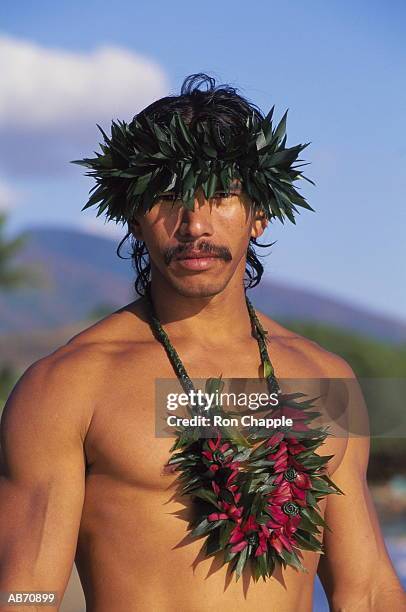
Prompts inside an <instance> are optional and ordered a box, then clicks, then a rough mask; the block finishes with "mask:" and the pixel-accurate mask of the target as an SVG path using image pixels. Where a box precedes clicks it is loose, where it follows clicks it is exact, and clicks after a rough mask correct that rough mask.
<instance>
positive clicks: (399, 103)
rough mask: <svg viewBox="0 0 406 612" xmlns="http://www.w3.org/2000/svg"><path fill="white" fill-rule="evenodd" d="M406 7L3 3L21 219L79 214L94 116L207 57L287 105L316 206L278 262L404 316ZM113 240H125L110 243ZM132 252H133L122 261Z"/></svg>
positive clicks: (286, 241) (1, 198) (132, 103)
mask: <svg viewBox="0 0 406 612" xmlns="http://www.w3.org/2000/svg"><path fill="white" fill-rule="evenodd" d="M405 17H406V9H405V6H404V3H402V2H401V1H400V0H399V1H397V0H392V1H389V2H387V3H383V2H380V1H379V2H378V1H377V0H370V1H368V2H367V1H365V0H364V1H363V0H361V1H359V2H357V3H353V2H348V1H341V2H338V1H330V2H325V1H324V2H322V1H310V2H307V3H304V2H298V1H291V2H289V3H280V2H278V3H276V2H256V3H248V2H240V1H233V2H231V1H230V0H223V1H222V2H218V1H217V2H214V1H213V0H206V1H205V2H204V3H191V2H184V1H178V2H172V3H163V2H161V3H144V5H143V6H142V5H141V6H140V3H134V2H129V1H120V0H118V1H116V2H114V3H107V2H106V3H103V2H100V1H99V2H95V1H93V0H88V1H87V2H86V3H83V2H77V1H72V0H71V1H70V2H69V3H68V2H64V3H55V2H48V1H47V0H45V1H42V2H39V3H33V2H29V1H20V2H18V3H12V2H10V1H7V0H3V2H2V3H1V5H0V71H1V73H2V88H1V90H0V132H1V134H0V207H2V208H5V209H7V210H8V211H9V231H10V233H14V232H18V231H20V230H22V229H24V228H26V227H28V226H32V225H44V224H47V225H63V226H75V227H79V228H82V229H84V230H86V231H91V232H97V233H100V234H106V235H110V236H117V237H118V236H119V235H120V234H121V233H122V229H121V227H120V226H119V227H116V226H114V224H113V225H112V226H110V227H109V226H107V225H105V224H104V223H103V220H101V219H98V220H95V218H94V217H95V215H94V212H92V211H86V212H80V209H81V208H82V206H83V205H84V203H85V202H86V200H87V193H88V190H89V189H90V187H91V186H92V182H91V181H90V179H88V178H86V177H83V176H82V174H81V173H82V170H83V169H81V168H80V167H78V166H73V165H70V164H69V163H68V162H69V160H71V159H77V158H79V157H84V156H86V155H90V154H92V152H93V151H94V150H95V149H96V148H97V144H98V142H99V140H100V139H99V133H98V130H97V128H96V123H100V124H101V125H102V126H103V127H105V128H106V129H108V128H109V125H110V120H111V118H117V117H119V118H122V119H126V120H128V119H130V118H131V117H132V116H133V115H134V114H135V113H136V112H138V111H139V110H141V108H142V107H144V106H146V105H147V104H148V103H149V102H151V101H152V100H154V99H156V98H157V97H161V96H163V95H167V94H170V93H177V92H178V90H179V88H180V85H181V83H182V81H183V79H184V78H185V77H186V76H187V75H188V74H191V73H193V72H199V71H204V72H208V73H209V74H211V75H212V76H214V77H216V79H218V80H219V81H220V82H226V83H230V84H232V85H234V86H237V87H238V88H239V89H240V91H241V93H242V94H243V95H244V96H246V97H248V98H249V99H250V100H251V101H252V102H254V103H255V104H257V105H258V106H260V107H261V109H262V110H263V111H264V112H267V111H268V110H269V109H270V108H271V106H272V105H273V104H275V114H276V118H277V119H278V118H280V117H281V116H282V114H283V113H284V111H285V110H286V109H287V108H288V109H289V113H288V124H287V133H288V141H287V144H288V146H289V145H290V146H292V145H294V144H297V143H299V142H309V141H310V142H311V145H310V146H309V147H308V148H307V149H305V151H304V152H303V154H302V158H303V159H305V160H306V161H310V162H311V165H309V166H307V167H306V168H305V171H306V172H305V173H306V175H307V176H309V177H310V178H312V179H313V180H314V181H315V182H316V187H313V186H312V185H309V184H307V183H305V182H303V185H302V184H301V190H302V193H303V194H304V195H306V197H307V199H308V200H309V202H310V203H311V205H312V206H313V208H315V209H316V211H317V212H316V213H311V212H307V211H304V212H303V213H302V214H301V216H300V217H298V219H297V225H296V226H294V225H292V224H290V223H289V222H287V223H286V224H285V225H284V226H281V225H280V224H279V223H278V222H276V223H274V224H273V225H272V226H271V227H270V229H269V230H268V231H267V234H266V236H265V240H266V241H270V240H277V244H276V245H275V246H274V247H273V248H272V253H271V255H270V256H269V257H268V258H267V259H266V266H267V275H269V276H270V277H273V278H275V279H278V280H284V281H286V282H289V283H294V284H295V285H299V286H302V287H308V288H314V289H317V290H321V291H322V292H323V293H329V294H332V295H334V296H336V297H339V298H341V299H343V300H346V301H349V302H352V303H356V304H360V305H363V306H366V307H368V308H369V309H371V310H375V311H378V312H383V313H387V314H392V315H395V316H399V317H402V318H406V283H405V272H404V270H405V264H404V261H405V260H406V257H405V256H406V241H405V239H404V235H405V231H406V206H405V191H406V172H405V166H406V143H405V135H406V130H405V127H406V125H405V124H406V112H405V111H406V85H405V68H406V43H405V42H404V26H405V21H406V20H405ZM112 256H115V255H114V250H113V251H112ZM123 265H125V263H123Z"/></svg>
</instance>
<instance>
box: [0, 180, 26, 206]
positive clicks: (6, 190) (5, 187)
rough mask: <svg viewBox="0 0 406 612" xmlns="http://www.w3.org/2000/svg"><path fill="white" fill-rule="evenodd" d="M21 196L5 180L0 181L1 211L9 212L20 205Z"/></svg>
mask: <svg viewBox="0 0 406 612" xmlns="http://www.w3.org/2000/svg"><path fill="white" fill-rule="evenodd" d="M20 197H21V194H20V193H19V192H18V191H17V190H16V189H14V188H13V187H11V185H9V184H8V183H6V182H5V181H4V180H2V179H0V211H9V210H11V209H13V208H14V207H15V205H16V204H17V203H18V201H19V199H20Z"/></svg>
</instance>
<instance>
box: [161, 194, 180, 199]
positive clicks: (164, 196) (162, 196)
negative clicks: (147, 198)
mask: <svg viewBox="0 0 406 612" xmlns="http://www.w3.org/2000/svg"><path fill="white" fill-rule="evenodd" d="M158 197H159V199H160V200H175V199H176V198H175V194H174V193H162V194H161V195H160V196H158Z"/></svg>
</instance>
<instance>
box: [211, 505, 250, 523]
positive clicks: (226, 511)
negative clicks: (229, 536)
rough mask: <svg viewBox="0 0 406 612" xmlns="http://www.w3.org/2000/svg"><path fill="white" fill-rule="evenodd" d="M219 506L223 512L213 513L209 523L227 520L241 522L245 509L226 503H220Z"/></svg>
mask: <svg viewBox="0 0 406 612" xmlns="http://www.w3.org/2000/svg"><path fill="white" fill-rule="evenodd" d="M219 506H220V509H221V510H222V512H212V513H211V514H209V516H208V517H207V520H208V521H221V520H226V519H233V520H234V521H237V522H239V521H240V519H241V515H242V513H243V508H238V507H237V506H236V505H235V504H228V503H227V502H225V501H220V502H219Z"/></svg>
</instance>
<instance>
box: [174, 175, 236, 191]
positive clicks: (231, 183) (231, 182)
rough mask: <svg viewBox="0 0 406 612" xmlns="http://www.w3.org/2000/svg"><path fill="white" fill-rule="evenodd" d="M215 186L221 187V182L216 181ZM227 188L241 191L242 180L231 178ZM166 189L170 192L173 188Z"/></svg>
mask: <svg viewBox="0 0 406 612" xmlns="http://www.w3.org/2000/svg"><path fill="white" fill-rule="evenodd" d="M217 187H218V190H220V189H222V186H221V183H220V182H219V181H218V182H217ZM229 189H230V190H231V191H242V181H241V180H240V179H239V178H233V179H231V181H230V186H229ZM167 191H168V192H172V191H173V190H172V189H168V190H167ZM162 193H165V192H162Z"/></svg>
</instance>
